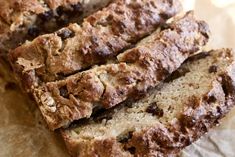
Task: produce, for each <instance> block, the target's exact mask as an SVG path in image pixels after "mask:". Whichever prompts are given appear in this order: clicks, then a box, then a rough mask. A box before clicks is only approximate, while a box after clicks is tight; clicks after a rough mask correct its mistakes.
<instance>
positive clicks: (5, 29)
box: [0, 0, 109, 55]
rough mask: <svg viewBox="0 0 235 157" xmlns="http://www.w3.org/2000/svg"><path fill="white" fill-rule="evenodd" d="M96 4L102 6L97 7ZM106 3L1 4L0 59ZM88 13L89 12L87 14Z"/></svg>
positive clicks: (7, 0)
mask: <svg viewBox="0 0 235 157" xmlns="http://www.w3.org/2000/svg"><path fill="white" fill-rule="evenodd" d="M99 2H100V3H101V4H99ZM108 2H109V0H91V1H81V0H40V1H38V0H1V1H0V27H1V30H0V55H6V53H7V52H8V51H9V50H11V49H14V48H16V47H17V46H19V45H20V44H23V43H24V42H25V41H26V40H32V39H33V38H35V37H36V36H38V35H40V34H45V33H51V32H54V31H56V30H58V29H59V28H62V27H64V26H65V25H67V24H68V23H70V22H80V21H81V19H82V18H83V17H84V16H87V15H88V14H90V13H92V12H94V11H96V10H97V9H98V8H101V7H103V6H104V5H106V4H107V3H108ZM88 10H89V11H88Z"/></svg>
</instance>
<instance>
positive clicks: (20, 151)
mask: <svg viewBox="0 0 235 157" xmlns="http://www.w3.org/2000/svg"><path fill="white" fill-rule="evenodd" d="M182 1H183V4H184V8H185V10H190V9H194V10H195V13H196V15H197V16H198V17H199V18H202V19H204V20H206V21H207V22H208V23H209V25H210V29H211V31H212V38H211V40H210V44H209V46H208V48H209V49H210V48H213V49H216V48H222V47H230V48H235V0H182ZM9 71H10V70H9V69H7V68H6V67H5V66H4V64H1V63H0V157H69V155H68V153H67V151H66V148H65V146H64V142H63V140H62V139H61V137H60V135H59V133H54V132H50V131H49V130H48V129H47V128H46V127H45V124H44V121H43V120H42V117H41V115H40V112H39V111H38V109H37V107H36V105H35V104H34V103H33V101H30V100H29V99H28V98H27V96H25V94H23V93H22V92H21V91H20V89H19V88H18V87H17V86H16V85H15V84H14V82H13V79H12V77H11V75H10V72H9ZM179 156H181V157H235V108H234V109H233V110H232V111H231V112H230V113H229V114H228V115H227V116H226V117H225V118H224V119H223V120H222V124H221V125H220V126H219V127H216V128H214V129H212V130H211V131H210V132H209V133H208V134H207V135H205V136H203V137H202V138H201V139H200V140H198V141H197V142H195V143H194V144H192V145H191V146H189V147H187V148H186V149H185V150H184V151H182V152H181V154H180V155H179Z"/></svg>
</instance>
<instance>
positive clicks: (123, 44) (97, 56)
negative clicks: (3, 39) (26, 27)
mask: <svg viewBox="0 0 235 157" xmlns="http://www.w3.org/2000/svg"><path fill="white" fill-rule="evenodd" d="M85 2H86V1H85ZM180 10H181V4H180V2H179V0H113V1H112V2H111V3H110V4H109V5H108V6H107V7H105V8H103V9H102V10H100V11H98V12H95V13H94V14H92V15H90V16H89V17H87V18H85V19H84V21H83V23H82V24H81V25H77V24H71V25H69V26H68V27H65V28H63V29H61V30H59V31H57V32H55V33H51V34H46V35H43V36H39V37H38V38H36V39H35V40H33V41H32V42H27V43H25V44H24V45H22V46H20V47H18V48H17V49H15V50H14V51H12V53H11V55H10V61H11V63H12V65H13V69H14V71H15V72H16V74H18V75H19V78H20V79H22V83H23V84H25V85H26V86H25V87H28V88H33V87H35V86H39V85H41V84H43V83H45V82H48V81H55V80H60V79H62V78H64V77H66V76H68V75H71V74H74V73H76V72H78V71H80V70H84V69H88V68H90V67H91V66H93V65H97V64H105V63H106V61H107V60H109V59H113V58H115V57H116V55H118V54H119V53H121V52H122V51H123V50H125V49H127V48H129V47H130V46H131V45H132V44H135V43H136V42H138V41H139V40H140V39H142V38H143V37H145V36H147V35H149V34H151V33H152V32H153V31H154V30H156V28H158V27H159V26H160V25H162V24H164V23H165V22H166V20H167V19H169V18H171V17H173V16H174V15H176V14H177V13H178V12H179V11H180Z"/></svg>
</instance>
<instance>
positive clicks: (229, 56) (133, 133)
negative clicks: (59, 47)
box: [62, 49, 235, 157]
mask: <svg viewBox="0 0 235 157" xmlns="http://www.w3.org/2000/svg"><path fill="white" fill-rule="evenodd" d="M234 61H235V55H234V52H233V51H232V50H230V49H221V50H213V51H210V52H203V53H200V54H198V55H196V56H194V57H192V58H190V59H188V60H187V61H186V62H185V63H184V64H183V65H182V66H181V68H180V69H179V70H177V71H176V72H174V73H173V74H172V75H171V76H170V77H169V78H168V79H167V80H166V82H164V83H163V84H162V85H161V86H160V87H158V88H157V89H154V90H152V91H151V92H150V94H149V95H148V96H147V97H146V98H144V99H142V100H141V101H139V102H136V103H124V104H123V105H122V106H119V107H116V108H115V109H111V110H107V111H105V112H102V113H97V114H95V115H93V117H92V118H90V119H89V120H82V121H78V122H77V123H74V124H73V125H72V126H71V128H69V129H66V130H63V131H62V135H63V137H64V140H65V141H66V144H67V147H68V149H69V150H70V153H71V155H72V156H74V157H93V156H102V157H131V156H133V157H134V156H135V157H137V156H138V157H150V156H156V157H163V156H171V155H172V156H174V155H176V154H177V153H178V152H179V151H180V150H181V149H183V148H184V147H186V146H188V145H189V144H191V143H192V142H193V141H195V140H197V139H198V138H199V137H200V136H202V135H203V134H204V133H206V132H207V131H208V130H209V129H210V128H211V127H213V126H216V125H217V124H218V123H219V122H218V120H220V119H221V118H222V117H224V116H225V114H226V113H227V112H228V111H229V110H230V108H231V107H232V106H234V103H235V102H234V101H235V62H234Z"/></svg>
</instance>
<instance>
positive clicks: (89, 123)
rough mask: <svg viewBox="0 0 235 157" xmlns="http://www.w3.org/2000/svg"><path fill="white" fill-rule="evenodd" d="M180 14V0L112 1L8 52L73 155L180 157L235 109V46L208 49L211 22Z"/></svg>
mask: <svg viewBox="0 0 235 157" xmlns="http://www.w3.org/2000/svg"><path fill="white" fill-rule="evenodd" d="M51 1H52V2H53V0H51ZM46 2H47V1H46ZM66 2H68V1H66ZM89 2H90V1H89ZM106 2H108V1H106ZM106 2H104V3H105V4H107V3H106ZM38 3H39V1H38ZM68 3H69V2H68ZM76 3H78V2H76ZM61 4H62V2H61ZM63 4H64V3H63ZM79 4H84V6H87V5H85V4H88V1H79ZM89 4H90V5H91V4H93V3H91V2H90V3H89ZM48 5H49V4H48ZM90 5H89V6H90ZM49 6H50V5H49ZM59 6H60V5H57V7H58V8H61V7H59ZM101 6H102V5H101ZM74 7H75V6H74V5H72V8H74ZM52 8H53V7H52ZM75 8H76V7H75ZM88 8H89V7H88ZM57 10H58V9H57ZM62 10H63V7H62ZM180 10H181V4H180V2H179V1H178V0H113V1H112V2H111V3H110V4H109V5H108V6H106V7H104V8H103V9H102V10H100V11H97V12H95V13H94V14H92V15H90V16H88V17H87V18H85V19H84V20H83V22H82V24H81V25H78V24H70V25H69V26H67V27H64V28H62V29H60V30H58V31H56V32H54V33H50V34H46V35H41V36H39V37H37V38H35V39H34V40H32V41H30V42H29V41H27V42H26V43H24V44H23V45H21V46H20V47H17V48H16V49H14V50H12V51H11V52H10V54H9V60H10V62H11V65H12V67H13V70H14V72H15V74H16V78H17V80H19V82H20V84H21V85H22V87H23V89H24V90H25V91H26V92H28V93H29V94H30V95H32V96H33V97H34V99H35V101H36V102H37V104H38V106H39V108H40V111H41V113H42V115H43V117H44V119H45V121H46V122H47V124H48V126H49V128H50V129H51V130H55V129H59V128H61V132H62V136H63V138H64V139H65V142H66V144H67V147H68V149H69V151H70V153H71V155H72V156H75V157H93V156H100V157H129V156H130V157H132V156H133V157H152V156H156V157H157V156H159V157H161V156H175V155H176V154H177V153H178V152H179V151H180V150H181V149H183V148H184V147H186V146H187V145H189V144H191V143H192V142H193V141H195V140H197V139H198V138H199V137H200V136H202V135H203V134H204V133H206V132H207V131H208V130H209V129H210V128H211V127H213V126H215V125H217V124H218V120H220V119H221V118H222V117H223V116H224V115H225V114H226V113H227V112H228V111H229V110H230V108H231V107H232V106H233V105H234V98H235V93H234V92H235V87H234V85H235V82H234V76H233V75H235V64H234V59H235V58H234V52H233V51H232V50H230V49H220V50H211V51H209V52H201V50H202V48H203V46H205V45H206V44H207V42H208V39H209V35H210V31H209V28H208V25H207V24H206V23H205V22H204V21H201V20H198V19H197V18H196V17H195V16H194V14H193V12H192V11H189V12H187V13H185V14H184V15H179V16H176V17H173V16H175V15H176V14H177V13H179V12H180ZM45 13H46V14H47V13H49V12H48V11H47V12H45ZM45 13H44V15H45ZM40 14H41V13H40ZM57 14H58V13H57ZM57 14H56V17H57ZM40 16H42V15H40ZM63 16H65V15H63V14H61V17H60V18H63ZM171 17H173V18H172V19H171V20H170V21H167V20H168V19H169V18H171ZM54 18H55V17H52V19H51V20H49V21H50V22H49V23H53V19H54ZM75 19H76V21H79V20H78V19H77V18H75ZM35 24H36V26H37V27H38V26H39V25H37V22H36V23H35ZM33 26H35V25H33ZM40 27H41V25H40ZM53 30H54V29H53ZM28 32H30V31H29V30H28ZM11 48H15V46H13V47H11ZM7 50H9V48H7Z"/></svg>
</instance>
